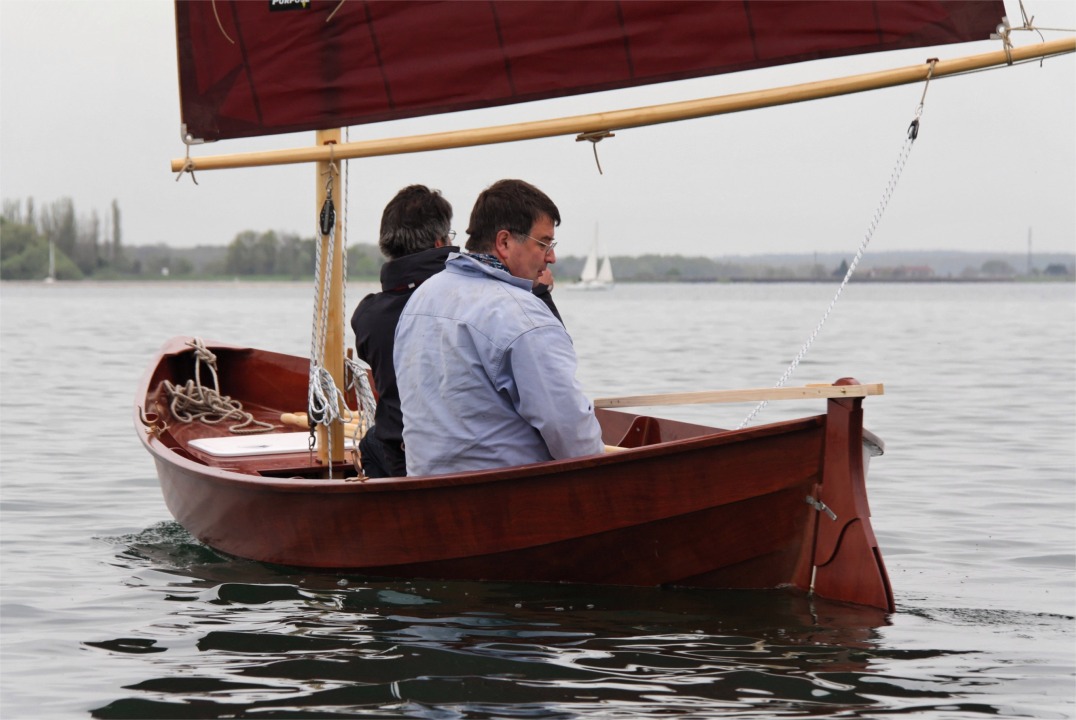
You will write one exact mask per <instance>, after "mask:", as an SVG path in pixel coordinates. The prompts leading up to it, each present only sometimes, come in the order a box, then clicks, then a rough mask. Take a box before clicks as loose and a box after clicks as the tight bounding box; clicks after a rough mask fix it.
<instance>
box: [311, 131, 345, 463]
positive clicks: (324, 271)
mask: <svg viewBox="0 0 1076 720" xmlns="http://www.w3.org/2000/svg"><path fill="white" fill-rule="evenodd" d="M339 143H340V130H339V129H334V130H319V131H318V132H317V146H318V147H320V148H327V146H335V145H339ZM330 158H331V160H330ZM333 165H335V167H332V166H333ZM339 169H340V159H339V158H338V157H336V156H335V155H326V157H325V159H324V160H319V161H318V162H317V175H316V176H315V185H316V187H317V207H316V210H315V212H316V213H317V215H318V216H319V217H320V215H321V209H322V207H323V206H324V205H325V198H326V195H327V192H326V186H327V183H326V180H327V179H328V178H329V177H330V175H329V173H334V175H333V176H332V179H333V182H332V202H333V207H335V208H336V225H335V228H334V230H333V238H334V239H335V242H333V243H332V246H331V247H330V243H329V239H330V238H329V237H328V236H321V237H319V238H318V242H319V243H321V253H320V258H321V262H320V266H319V267H318V277H319V278H320V283H319V285H318V294H317V301H318V302H317V311H316V319H315V322H316V325H315V328H321V327H325V328H326V330H325V337H324V338H323V340H324V343H325V346H324V347H323V348H318V350H319V351H322V352H323V353H324V360H323V362H324V368H325V369H326V370H327V371H328V372H329V374H330V375H331V376H332V379H333V382H335V383H336V387H338V388H340V389H341V390H342V389H343V388H344V243H345V242H347V238H345V237H344V233H343V229H342V228H343V212H342V210H343V205H342V204H341V203H340V175H339ZM326 296H327V297H328V307H327V310H325V308H326V303H325V300H326ZM323 311H324V312H325V313H326V314H327V315H328V317H327V318H323V317H322V312H323ZM315 334H317V333H316V331H315ZM317 434H318V460H320V461H321V462H323V463H328V462H330V460H331V461H332V462H336V461H340V460H343V459H344V425H343V423H341V422H339V421H337V422H333V423H332V424H331V425H330V426H329V427H328V429H326V427H325V426H324V425H321V424H319V425H318V426H317ZM330 439H331V442H329V440H330ZM330 445H331V446H332V458H330V457H329V446H330Z"/></svg>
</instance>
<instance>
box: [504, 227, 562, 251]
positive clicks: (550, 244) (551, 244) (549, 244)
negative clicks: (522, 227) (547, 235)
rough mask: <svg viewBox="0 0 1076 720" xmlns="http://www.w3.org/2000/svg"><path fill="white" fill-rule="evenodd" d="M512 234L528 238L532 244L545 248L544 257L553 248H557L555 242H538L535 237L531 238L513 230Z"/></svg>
mask: <svg viewBox="0 0 1076 720" xmlns="http://www.w3.org/2000/svg"><path fill="white" fill-rule="evenodd" d="M512 232H514V233H515V234H516V235H522V236H523V237H525V238H530V239H531V240H533V241H534V242H536V243H538V244H539V245H541V246H542V247H543V248H545V252H546V255H548V254H549V253H551V252H553V248H555V247H556V246H557V241H556V240H550V241H549V242H543V241H541V240H539V239H538V238H536V237H531V236H530V235H528V234H527V233H525V232H519V231H518V230H513V231H512Z"/></svg>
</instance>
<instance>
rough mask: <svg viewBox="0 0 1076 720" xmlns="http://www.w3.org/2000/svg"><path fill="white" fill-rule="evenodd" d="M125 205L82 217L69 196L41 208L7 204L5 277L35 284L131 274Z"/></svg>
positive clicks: (0, 262) (2, 241) (0, 260)
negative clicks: (37, 280) (125, 249)
mask: <svg viewBox="0 0 1076 720" xmlns="http://www.w3.org/2000/svg"><path fill="white" fill-rule="evenodd" d="M122 240H123V229H122V224H121V214H120V206H119V202H118V201H116V200H113V201H112V205H111V207H110V208H109V209H108V210H107V211H106V212H104V213H100V212H98V211H97V210H96V209H94V210H92V211H90V212H89V213H88V214H83V215H78V214H77V213H76V212H75V203H74V201H73V200H72V199H71V198H68V197H64V198H60V199H59V200H56V201H54V202H52V203H49V204H46V205H42V206H40V207H39V206H38V205H36V204H35V203H34V200H33V198H27V200H26V202H25V203H24V202H22V201H21V200H4V202H3V213H2V214H0V277H2V278H3V279H5V280H8V279H22V280H25V279H33V278H42V277H45V275H47V274H48V273H49V272H50V255H51V257H52V258H53V262H52V272H53V274H54V276H55V277H56V278H57V279H64V280H77V279H81V278H83V277H87V276H93V275H115V274H122V273H126V272H129V271H130V265H129V263H128V262H127V260H126V258H125V256H124V252H123V245H122Z"/></svg>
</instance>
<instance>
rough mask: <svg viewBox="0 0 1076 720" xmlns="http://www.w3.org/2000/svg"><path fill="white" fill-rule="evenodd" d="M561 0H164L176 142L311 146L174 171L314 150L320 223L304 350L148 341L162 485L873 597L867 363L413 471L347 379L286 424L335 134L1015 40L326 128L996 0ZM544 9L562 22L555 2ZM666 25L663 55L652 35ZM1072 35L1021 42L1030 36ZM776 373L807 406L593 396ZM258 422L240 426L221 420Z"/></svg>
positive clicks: (479, 560) (615, 579) (315, 540)
mask: <svg viewBox="0 0 1076 720" xmlns="http://www.w3.org/2000/svg"><path fill="white" fill-rule="evenodd" d="M568 4H569V3H562V4H561V5H560V6H559V8H560V12H558V13H549V12H548V8H547V6H545V5H543V4H542V3H532V2H491V3H458V2H446V3H424V4H421V5H418V4H412V3H397V2H376V1H375V2H366V3H361V4H360V3H338V2H324V3H319V2H311V3H249V2H238V1H232V2H227V1H221V0H218V2H215V3H190V2H177V4H176V24H177V37H178V45H179V59H180V90H181V109H182V114H183V122H184V134H185V136H186V137H187V138H188V140H189V142H192V143H194V142H198V141H200V140H220V139H227V138H234V137H244V136H255V135H272V134H277V133H284V132H294V131H300V130H316V131H318V135H317V143H316V144H315V146H314V147H310V148H299V149H282V150H276V151H269V152H261V153H253V154H248V155H224V156H215V157H201V158H196V159H192V158H190V157H187V158H184V159H182V160H176V161H173V169H174V170H176V171H179V170H188V171H194V170H197V171H203V170H209V169H216V168H225V167H246V166H257V165H269V164H278V163H296V162H316V163H318V170H317V177H318V197H317V201H316V210H317V211H318V212H320V213H321V214H322V218H323V220H324V222H323V223H322V238H321V250H322V251H321V253H320V255H319V258H320V259H319V264H318V267H317V268H316V269H315V270H316V275H317V281H318V283H319V291H318V298H319V299H318V303H317V305H318V311H317V319H316V322H315V326H316V329H315V331H314V335H315V340H316V343H314V344H315V348H316V349H315V350H314V351H313V353H312V357H311V358H299V357H294V356H288V355H282V354H279V353H274V352H271V351H269V350H263V349H256V348H248V347H237V346H233V345H230V344H228V343H225V342H209V343H201V342H200V341H197V340H195V339H193V338H174V339H172V340H169V341H167V342H166V343H165V344H164V346H163V347H162V349H161V351H160V352H159V354H158V355H157V357H155V358H154V359H153V361H152V362H151V363H150V366H149V368H148V369H147V371H146V373H145V375H144V378H143V381H142V383H141V385H140V387H139V389H138V392H137V401H136V406H135V417H136V424H137V425H138V427H139V429H140V433H139V434H140V437H141V439H142V442H143V443H144V445H145V447H146V448H147V450H148V451H149V453H150V454H151V456H152V457H153V459H154V462H155V463H156V467H157V473H158V476H159V479H160V483H161V488H162V491H163V494H164V498H165V501H166V503H167V505H168V508H169V510H170V511H171V512H172V513H173V515H174V516H175V517H176V519H177V520H178V521H179V522H180V523H181V524H182V525H183V526H184V527H185V528H187V529H188V530H189V531H190V532H191V533H192V534H193V535H194V536H195V537H197V538H199V539H200V540H202V541H204V542H205V543H207V544H209V545H211V546H213V547H214V548H217V549H218V550H221V551H224V552H227V553H231V554H234V555H237V556H241V557H245V558H250V559H254V560H260V561H265V562H272V563H280V564H285V565H294V566H305V567H318V568H338V569H347V570H351V571H358V572H365V573H370V574H376V575H384V576H393V577H426V578H464V579H489V580H521V581H522V580H526V581H569V582H585V583H609V584H630V585H686V586H695V587H706V588H770V587H783V586H790V587H794V588H799V589H801V590H803V591H808V592H814V593H816V594H818V595H820V596H823V597H826V598H830V599H834V600H839V601H844V602H849V603H857V604H861V605H868V606H872V607H876V608H881V609H883V610H892V609H893V594H892V590H891V588H890V584H889V580H888V577H887V574H886V570H885V566H884V563H883V561H882V556H881V552H880V550H879V548H878V545H877V541H876V539H875V536H874V532H873V530H872V527H871V521H870V510H869V507H868V503H867V494H866V485H865V476H866V471H867V465H868V460H869V457H870V456H871V455H873V454H878V453H880V452H881V449H882V442H881V441H880V440H879V439H878V438H876V437H874V436H873V435H872V434H871V433H870V432H869V431H867V430H865V429H864V428H863V408H862V405H863V401H864V398H865V397H867V396H869V395H874V394H878V393H879V392H881V388H880V386H876V385H860V384H859V383H857V382H856V381H854V380H850V379H843V380H840V381H838V382H837V383H835V384H833V385H827V386H823V387H804V388H774V389H769V390H754V391H732V392H725V393H720V392H718V393H701V394H692V395H690V396H689V397H683V396H661V397H644V398H613V399H608V400H606V401H596V403H595V404H596V406H598V407H599V408H600V409H599V410H598V411H597V412H598V417H599V420H600V423H601V426H602V431H603V437H604V439H605V442H606V443H607V445H608V446H609V447H610V451H609V452H607V453H604V454H601V455H595V456H590V457H582V458H575V459H571V460H561V461H553V462H548V463H537V464H533V465H527V466H522V467H506V468H503V469H498V470H489V471H483V472H475V473H467V474H459V475H444V476H434V477H405V478H388V479H380V480H365V481H362V480H357V479H356V475H357V472H356V470H355V468H354V465H353V463H352V462H351V460H350V458H349V455H348V453H349V447H351V446H352V443H353V440H349V435H350V434H351V432H352V431H351V430H350V429H349V428H351V427H352V426H351V425H349V424H348V423H347V422H346V420H347V417H346V416H347V415H348V413H347V408H346V407H344V404H345V403H346V404H347V405H348V406H350V407H352V408H355V407H356V405H357V403H358V401H357V400H356V399H348V400H336V399H334V400H331V401H330V403H329V404H328V406H326V407H328V408H329V410H332V411H333V412H329V411H326V410H325V407H321V408H315V409H314V410H315V412H312V413H310V414H309V416H310V417H315V418H318V417H320V418H322V420H323V422H319V423H318V424H316V426H315V430H313V431H310V432H300V433H296V432H294V430H295V429H294V428H293V427H289V426H287V425H284V424H283V423H282V418H284V417H285V416H286V415H287V416H289V417H290V414H292V413H295V412H296V411H301V410H302V409H304V408H307V404H308V399H309V398H310V397H311V395H312V393H311V392H310V388H311V386H312V383H314V384H316V385H317V386H319V387H321V386H322V385H324V384H326V382H325V378H331V383H328V384H331V385H334V386H335V387H337V388H344V387H345V384H346V383H345V374H346V373H345V366H344V362H343V356H344V347H343V346H344V342H343V337H344V330H343V308H342V297H341V294H340V289H339V288H340V285H342V282H341V279H342V278H341V271H340V268H341V265H342V263H340V262H339V254H340V252H341V246H342V245H343V242H339V241H336V240H337V239H338V238H339V237H340V233H339V228H340V226H339V218H334V216H333V213H332V212H331V211H329V212H326V210H327V208H328V203H327V202H326V200H327V199H329V198H331V199H333V202H334V204H335V206H336V207H341V206H342V205H341V203H340V202H339V197H338V195H339V184H335V185H333V184H332V183H331V182H330V183H326V182H325V180H324V179H325V178H326V177H329V178H331V177H333V173H334V165H335V163H338V162H339V161H340V160H342V159H346V158H358V157H368V156H374V155H388V154H399V153H409V152H420V151H424V150H430V149H437V148H448V147H464V146H468V145H477V144H488V143H494V142H505V141H511V140H516V139H524V138H534V137H547V136H552V135H563V134H571V135H576V134H579V135H580V137H582V138H583V139H592V138H594V137H595V136H594V135H593V133H598V134H599V135H600V134H601V133H608V131H610V130H613V129H624V128H630V127H636V126H640V125H645V124H654V123H662V122H670V121H673V120H675V119H680V118H686V117H701V116H704V115H713V114H720V113H723V112H731V111H734V110H738V109H745V108H751V107H762V106H765V105H770V104H775V103H778V102H796V101H800V100H804V99H810V98H813V97H825V96H828V95H833V94H841V93H847V92H858V91H860V90H863V89H867V88H869V87H880V86H886V85H892V84H898V83H908V82H919V81H922V80H924V79H925V78H926V77H927V76H928V73H929V74H932V75H933V76H935V77H937V76H940V75H942V74H947V73H953V72H966V71H968V70H969V69H971V68H973V67H983V66H987V65H988V64H991V63H992V64H1003V63H1005V62H1008V61H1011V60H1012V59H1013V57H1014V56H1016V57H1019V55H1020V53H1021V52H1022V49H1006V50H1005V51H1003V52H1002V51H999V52H998V53H994V54H991V57H990V58H986V56H978V57H977V58H976V59H972V60H970V61H969V60H954V61H941V62H936V63H931V64H930V66H929V68H928V66H926V65H924V66H923V67H916V68H903V69H900V70H897V71H893V72H892V73H876V74H872V76H871V77H870V78H866V77H863V76H861V77H857V78H849V79H844V80H840V81H834V82H831V83H812V84H810V85H809V86H803V87H799V88H782V89H779V90H777V91H766V92H762V93H751V94H748V96H737V97H726V98H710V99H704V100H692V101H686V102H683V103H676V104H673V105H669V106H656V107H651V108H640V109H638V110H634V111H619V112H612V113H595V114H593V115H586V116H579V117H574V118H564V119H561V120H553V121H538V122H533V123H523V124H521V125H516V126H509V127H493V128H485V129H478V130H475V131H458V132H447V133H439V134H435V135H429V136H419V137H405V138H397V139H394V140H366V141H359V142H353V143H341V142H340V135H339V131H336V130H333V129H332V128H338V127H341V126H345V125H358V124H362V123H367V122H381V121H387V120H393V119H397V118H404V117H411V116H417V115H433V114H438V113H444V112H451V111H454V110H463V109H475V108H481V107H490V106H495V105H501V104H508V103H515V102H522V101H532V100H540V99H543V98H550V97H558V96H563V95H567V94H575V93H582V92H593V91H596V90H606V89H614V88H619V87H629V86H634V85H640V84H646V83H651V82H666V81H669V80H676V79H682V78H688V77H698V76H702V75H708V74H716V73H720V72H730V71H735V70H743V69H748V68H753V67H762V66H766V65H773V64H779V63H785V62H796V61H801V60H806V59H813V58H820V57H835V56H838V55H847V54H854V53H861V52H873V51H878V50H889V49H898V48H906V47H914V46H927V45H941V44H946V43H953V42H965V41H970V40H977V39H984V38H985V37H986V36H988V35H989V34H990V32H991V31H993V30H994V29H995V26H996V25H997V23H998V22H999V20H1000V18H1001V16H1002V13H1003V6H1002V3H1001V2H982V3H962V2H956V3H952V2H943V1H929V0H928V1H922V2H890V3H884V4H880V5H877V4H874V3H870V4H849V3H826V2H796V3H771V2H753V1H751V0H748V1H747V2H744V3H695V2H645V1H641V2H633V3H613V2H577V3H570V4H571V6H572V7H570V8H568V7H566V6H567V5H568ZM277 7H279V8H283V9H285V10H286V11H285V12H275V11H274V8H277ZM569 14H570V16H571V17H572V18H573V22H572V23H571V24H570V25H571V27H570V28H568V27H566V26H565V25H564V23H563V22H562V21H561V19H562V18H563V17H564V16H566V15H569ZM444 28H452V29H453V32H454V33H455V34H456V36H455V37H454V38H453V42H451V43H445V42H443V41H442V40H443V38H442V32H443V29H444ZM700 28H701V29H704V30H705V29H709V30H708V31H705V32H700ZM566 31H567V32H566ZM427 36H428V39H429V41H422V38H424V37H427ZM714 38H719V39H720V42H715V41H714ZM736 38H743V39H746V42H741V41H740V40H736ZM674 42H675V43H676V44H677V48H678V52H677V53H675V57H673V56H672V54H669V53H666V52H663V51H662V48H664V47H668V46H669V45H670V43H674ZM458 48H466V49H467V52H456V50H457V49H458ZM1073 49H1074V48H1073V44H1072V43H1068V44H1064V45H1058V44H1050V43H1047V44H1046V45H1044V46H1043V47H1042V48H1040V49H1038V50H1036V51H1035V52H1036V53H1038V55H1048V54H1055V53H1060V52H1072V51H1073ZM550 68H552V69H553V70H554V72H550V71H549V70H550ZM566 68H570V70H571V72H567V71H565V69H566ZM327 128H328V130H327ZM210 390H212V391H213V392H210ZM793 396H794V397H816V398H819V402H823V403H825V408H824V410H823V411H822V412H821V413H820V414H817V415H811V416H808V417H803V418H800V419H796V420H789V421H782V422H776V423H770V424H765V425H759V426H756V427H749V428H741V429H736V430H724V429H719V428H713V427H706V426H702V425H695V424H689V423H683V422H677V421H672V420H668V419H663V418H660V417H651V416H647V415H636V414H633V413H630V412H626V411H624V410H621V409H618V408H620V407H623V406H629V405H646V406H651V405H660V404H662V403H666V402H715V401H729V400H735V401H748V400H749V401H758V400H769V399H775V400H776V399H780V398H783V397H793ZM178 397H188V398H189V397H195V398H201V399H204V398H206V397H213V398H216V400H217V401H218V403H217V404H216V405H215V408H216V409H215V410H214V412H215V413H216V415H215V416H213V417H212V418H211V419H214V420H217V422H214V423H211V424H207V423H204V422H198V421H197V420H196V419H195V418H194V416H193V415H192V414H191V413H190V412H189V411H187V410H185V409H183V408H182V407H181V404H182V403H180V401H179V400H177V398H178ZM337 410H339V411H340V412H335V411H337ZM258 423H263V424H264V429H265V432H260V433H257V434H254V435H251V434H246V433H247V432H248V431H250V430H252V429H256V428H260V427H261V426H259V425H258Z"/></svg>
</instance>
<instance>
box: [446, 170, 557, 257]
mask: <svg viewBox="0 0 1076 720" xmlns="http://www.w3.org/2000/svg"><path fill="white" fill-rule="evenodd" d="M543 215H544V216H547V217H549V219H550V220H552V221H553V225H560V210H558V209H557V206H556V205H555V204H554V203H553V201H552V200H550V199H549V196H548V195H546V194H545V193H544V192H542V191H541V190H539V189H538V188H536V187H534V186H533V185H531V184H530V183H528V182H524V181H523V180H498V181H497V182H495V183H493V184H492V185H490V186H489V187H488V188H486V189H485V190H483V191H482V193H481V194H480V195H479V196H478V199H477V200H475V204H474V208H473V209H472V210H471V221H470V223H469V224H468V226H467V235H468V237H467V249H468V250H469V251H471V252H480V253H491V252H493V243H494V240H496V238H497V233H498V232H500V231H501V230H510V231H512V232H514V233H529V232H530V229H531V227H532V226H533V225H534V223H536V222H538V221H539V220H540V219H541V218H542V216H543Z"/></svg>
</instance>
